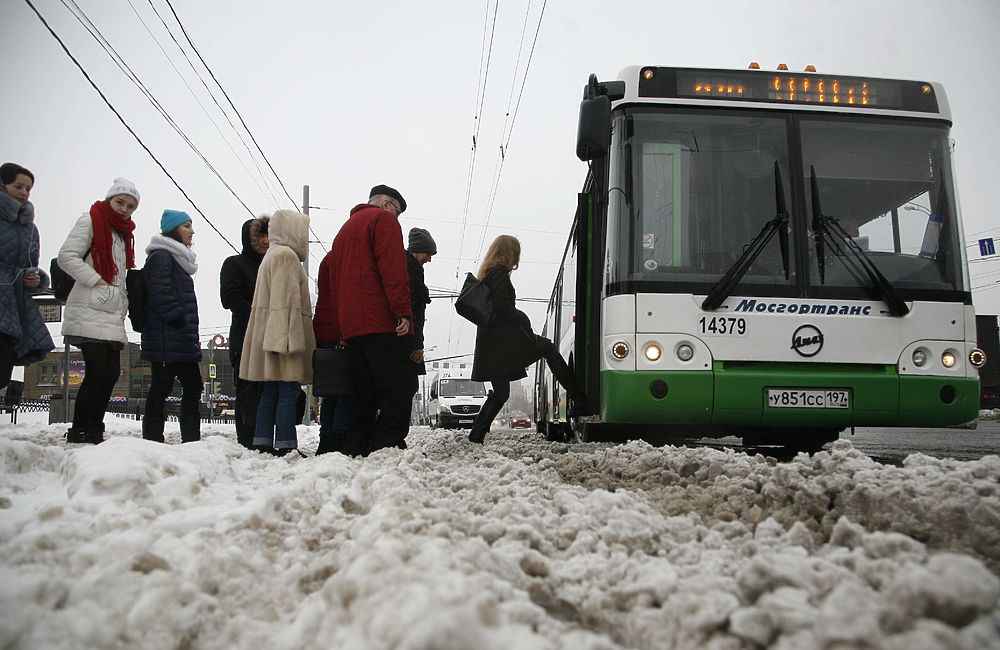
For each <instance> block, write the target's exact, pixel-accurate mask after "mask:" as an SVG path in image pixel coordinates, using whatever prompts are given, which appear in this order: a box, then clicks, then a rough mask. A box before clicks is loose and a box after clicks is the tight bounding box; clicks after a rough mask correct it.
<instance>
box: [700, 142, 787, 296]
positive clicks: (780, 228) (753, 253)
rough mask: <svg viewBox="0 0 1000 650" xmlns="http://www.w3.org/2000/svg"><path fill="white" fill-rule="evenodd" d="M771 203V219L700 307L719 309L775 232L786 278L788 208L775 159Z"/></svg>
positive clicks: (779, 168) (779, 170) (779, 169)
mask: <svg viewBox="0 0 1000 650" xmlns="http://www.w3.org/2000/svg"><path fill="white" fill-rule="evenodd" d="M774 203H775V206H776V207H777V214H776V215H775V217H774V219H771V220H770V221H768V222H767V223H765V224H764V227H763V228H761V230H760V232H759V233H757V236H756V237H754V238H753V239H752V240H751V241H750V243H749V244H747V245H746V247H745V248H744V249H743V254H742V255H740V257H739V259H737V260H736V261H735V262H733V265H732V266H730V267H729V270H728V271H726V274H725V275H723V276H722V278H721V279H720V280H719V281H718V282H716V283H715V285H714V286H713V287H712V289H711V290H710V291H709V292H708V296H706V297H705V300H704V302H702V303H701V308H702V309H704V310H706V311H709V310H713V309H718V307H719V305H721V304H722V303H723V302H725V300H726V298H728V297H729V296H730V295H732V293H733V289H735V288H736V285H738V284H739V283H740V280H742V279H743V276H744V275H746V273H747V271H749V270H750V267H751V266H752V265H753V263H754V261H756V259H757V258H758V257H760V254H761V253H763V252H764V249H766V248H767V245H768V244H769V243H770V242H771V239H772V238H773V237H774V234H775V233H778V244H779V245H780V247H781V264H782V267H783V268H784V270H785V279H786V280H787V279H788V208H787V207H786V206H785V189H784V185H783V184H782V182H781V167H780V166H779V165H778V161H777V160H775V161H774Z"/></svg>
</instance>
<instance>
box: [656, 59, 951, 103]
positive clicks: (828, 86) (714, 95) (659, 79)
mask: <svg viewBox="0 0 1000 650" xmlns="http://www.w3.org/2000/svg"><path fill="white" fill-rule="evenodd" d="M639 96H640V97H669V98H685V99H714V100H720V99H721V100H727V101H752V102H770V103H779V104H809V105H817V106H832V107H835V108H845V109H852V108H881V109H891V110H905V111H918V112H921V113H937V112H938V102H937V98H936V97H935V96H934V87H933V86H931V85H930V84H929V83H925V82H922V81H900V80H896V79H870V78H865V77H843V76H831V75H821V74H816V73H794V72H767V71H763V70H701V69H696V68H642V69H641V70H640V72H639Z"/></svg>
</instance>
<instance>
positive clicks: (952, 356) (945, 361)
mask: <svg viewBox="0 0 1000 650" xmlns="http://www.w3.org/2000/svg"><path fill="white" fill-rule="evenodd" d="M957 361H958V353H957V352H955V351H954V350H945V351H944V354H942V355H941V365H942V366H944V367H945V368H954V367H955V363H956V362H957Z"/></svg>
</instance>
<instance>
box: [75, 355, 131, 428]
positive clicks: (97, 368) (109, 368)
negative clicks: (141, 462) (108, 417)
mask: <svg viewBox="0 0 1000 650" xmlns="http://www.w3.org/2000/svg"><path fill="white" fill-rule="evenodd" d="M77 347H79V348H80V350H81V351H82V352H83V363H84V371H83V382H82V383H81V384H80V389H79V390H78V391H77V392H76V406H75V407H74V408H73V429H75V430H76V431H83V432H86V433H88V434H94V433H97V432H102V431H104V413H105V412H106V411H107V410H108V402H109V401H111V393H112V392H113V391H114V389H115V384H116V383H117V382H118V375H119V374H120V373H121V357H120V344H116V343H113V342H111V341H92V342H87V343H81V344H79V345H78V346H77Z"/></svg>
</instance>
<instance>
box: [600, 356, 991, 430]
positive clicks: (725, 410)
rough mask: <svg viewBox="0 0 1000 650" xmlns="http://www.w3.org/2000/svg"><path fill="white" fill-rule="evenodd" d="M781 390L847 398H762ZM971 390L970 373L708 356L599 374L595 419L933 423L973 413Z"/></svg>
mask: <svg viewBox="0 0 1000 650" xmlns="http://www.w3.org/2000/svg"><path fill="white" fill-rule="evenodd" d="M664 385H665V386H664ZM664 388H665V389H666V390H664ZM786 390H787V391H792V392H797V393H799V395H805V394H809V395H817V394H822V393H823V392H825V391H836V392H838V393H840V394H841V395H842V394H843V391H846V393H847V405H846V406H839V407H833V406H826V405H824V406H791V407H789V406H774V405H771V404H769V402H768V396H769V392H771V397H772V401H773V400H774V398H776V397H777V396H778V394H779V393H778V391H786ZM664 393H665V394H664ZM661 395H662V396H661ZM979 397H980V396H979V381H978V380H977V379H969V378H954V377H934V376H914V375H900V374H898V373H897V372H896V368H895V367H894V366H822V365H818V364H817V365H811V364H760V363H755V364H726V363H721V362H716V363H715V364H714V366H713V368H712V370H706V371H683V372H656V371H639V372H630V371H619V370H605V371H602V373H601V418H602V420H603V421H604V422H607V423H636V424H651V425H721V426H732V427H741V426H745V427H775V428H793V427H803V426H806V427H822V428H826V427H830V428H834V427H838V428H844V427H850V426H886V427H896V426H910V427H940V426H950V425H956V424H963V423H965V422H969V421H971V420H974V419H975V418H976V416H977V415H978V413H979Z"/></svg>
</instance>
